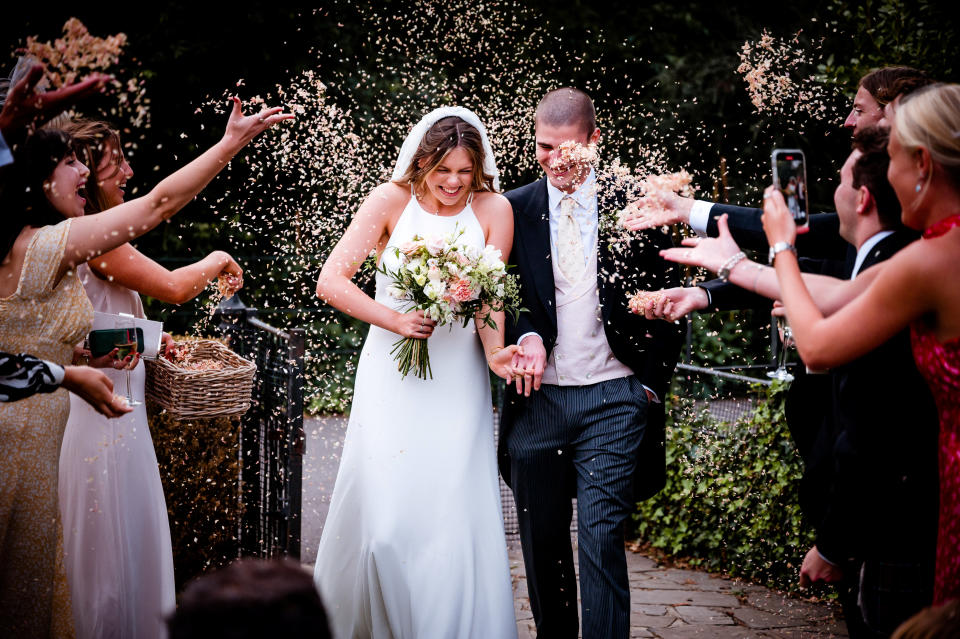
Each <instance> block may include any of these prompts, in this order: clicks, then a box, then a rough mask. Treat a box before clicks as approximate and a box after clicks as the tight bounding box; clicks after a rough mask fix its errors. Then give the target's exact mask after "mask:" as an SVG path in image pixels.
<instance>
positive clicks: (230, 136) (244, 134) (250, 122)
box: [223, 97, 293, 149]
mask: <svg viewBox="0 0 960 639" xmlns="http://www.w3.org/2000/svg"><path fill="white" fill-rule="evenodd" d="M230 99H231V100H233V108H232V109H231V111H230V119H229V120H228V121H227V130H226V131H225V132H224V134H223V139H224V140H227V141H228V142H229V143H230V144H231V145H233V146H236V148H238V149H239V148H242V147H244V146H246V144H247V143H248V142H250V140H252V139H253V138H255V137H257V136H258V135H260V134H261V133H263V132H264V131H266V130H267V129H269V128H270V127H272V126H273V125H274V124H276V123H277V122H282V121H284V120H292V119H293V114H292V113H282V111H283V107H272V108H269V109H268V108H264V109H263V110H261V111H260V113H255V114H253V115H244V114H243V107H241V106H240V98H236V97H233V98H230Z"/></svg>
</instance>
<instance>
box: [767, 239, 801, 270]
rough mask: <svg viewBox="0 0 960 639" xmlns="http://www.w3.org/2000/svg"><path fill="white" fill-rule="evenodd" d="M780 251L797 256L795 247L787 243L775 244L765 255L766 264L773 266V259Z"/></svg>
mask: <svg viewBox="0 0 960 639" xmlns="http://www.w3.org/2000/svg"><path fill="white" fill-rule="evenodd" d="M781 251H791V252H793V254H794V255H796V254H797V247H796V246H794V245H793V244H790V243H789V242H777V243H776V244H774V245H773V246H771V247H770V253H769V254H768V255H767V264H769V265H770V266H773V258H775V257H776V256H777V253H779V252H781Z"/></svg>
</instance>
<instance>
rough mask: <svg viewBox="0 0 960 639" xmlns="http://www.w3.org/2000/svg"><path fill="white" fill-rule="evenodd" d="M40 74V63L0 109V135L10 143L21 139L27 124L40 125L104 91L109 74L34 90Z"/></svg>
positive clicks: (11, 92)
mask: <svg viewBox="0 0 960 639" xmlns="http://www.w3.org/2000/svg"><path fill="white" fill-rule="evenodd" d="M42 77H43V65H42V64H35V65H33V66H32V67H31V68H30V70H29V71H28V72H27V75H25V76H24V77H23V78H22V79H21V80H20V81H19V82H17V83H16V84H15V85H14V86H13V87H12V88H11V89H10V93H8V94H7V99H6V100H5V101H4V103H3V109H2V110H0V135H3V137H4V139H5V140H6V141H7V142H9V143H11V144H13V143H15V142H18V141H20V140H21V139H22V138H23V137H24V136H25V135H26V134H27V132H28V131H29V129H30V127H33V126H40V125H42V124H43V123H44V122H46V121H47V120H49V119H50V118H52V117H54V116H56V115H57V114H58V113H60V112H61V111H63V110H64V109H66V108H67V107H69V106H70V105H72V104H74V103H75V102H78V101H80V100H82V99H83V98H86V97H88V96H90V95H93V94H95V93H98V92H100V91H102V90H103V87H104V85H105V84H106V82H107V81H108V80H110V76H108V75H103V74H101V73H94V74H92V75H90V76H89V77H87V78H85V79H83V80H81V81H80V82H77V83H75V84H70V85H67V86H65V87H63V88H60V89H57V90H55V91H47V92H44V93H37V92H36V91H35V90H34V89H35V87H36V86H37V83H38V82H40V78H42Z"/></svg>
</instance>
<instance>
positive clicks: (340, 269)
mask: <svg viewBox="0 0 960 639" xmlns="http://www.w3.org/2000/svg"><path fill="white" fill-rule="evenodd" d="M498 188H499V184H498V173H497V167H496V163H495V161H494V157H493V151H492V149H491V148H490V142H489V140H488V139H487V134H486V130H485V129H484V127H483V124H481V123H480V120H479V119H478V118H477V116H476V115H474V114H473V113H472V112H471V111H469V110H467V109H464V108H461V107H444V108H440V109H436V110H434V111H432V112H431V113H429V114H427V115H426V116H424V118H423V119H422V120H421V121H420V122H419V123H418V124H417V125H416V126H415V127H414V128H413V130H412V131H411V132H410V134H409V135H408V136H407V139H406V140H405V141H404V143H403V146H402V147H401V149H400V157H399V158H398V160H397V164H396V167H395V168H394V171H393V177H392V181H391V182H388V183H386V184H381V185H380V186H378V187H377V188H375V189H374V190H373V192H372V193H371V194H370V195H369V196H368V197H367V199H366V201H365V202H364V203H363V205H362V206H361V207H360V209H359V211H357V214H356V217H355V218H354V219H353V221H352V222H351V224H350V226H349V228H348V229H347V231H346V233H344V235H343V237H342V238H341V239H340V242H339V243H338V244H337V246H336V247H335V248H334V249H333V252H332V253H331V254H330V257H329V259H328V260H327V262H326V263H325V264H324V266H323V270H322V271H321V272H320V278H319V280H318V282H317V295H319V296H320V297H321V298H322V299H323V300H324V301H326V302H328V303H329V304H331V305H333V306H334V307H336V308H338V309H340V310H341V311H343V312H345V313H347V314H349V315H351V316H353V317H356V318H358V319H361V320H363V321H365V322H369V323H370V324H371V327H370V333H369V335H368V336H367V340H366V342H365V343H364V346H363V350H362V351H361V353H360V363H359V366H358V368H357V377H356V383H355V386H354V400H353V407H352V410H351V413H350V423H349V426H348V427H347V436H346V441H345V443H344V448H343V456H342V459H341V462H340V470H339V473H338V475H337V481H336V484H335V487H334V491H333V498H332V500H331V504H330V512H329V515H328V517H327V521H326V523H325V525H324V529H323V535H322V537H321V539H320V549H319V552H318V554H317V563H316V568H315V572H314V579H315V580H316V582H317V586H318V588H319V589H320V594H321V595H322V597H323V601H324V605H325V606H326V607H327V611H328V614H329V615H330V619H331V623H332V626H333V631H334V636H335V637H336V638H337V639H352V638H361V637H375V638H376V639H380V638H391V639H395V638H401V637H404V638H410V639H413V638H416V637H460V638H467V637H472V638H476V639H488V638H491V637H496V638H500V637H516V632H517V631H516V621H515V617H514V610H513V594H512V590H511V583H510V572H509V566H508V564H507V552H506V544H505V541H504V533H503V519H502V515H501V510H500V496H499V495H500V493H499V488H498V483H497V468H496V458H495V453H494V444H493V411H492V403H491V396H490V383H489V376H488V374H487V366H486V365H489V367H490V368H491V369H492V370H493V371H494V372H495V373H496V374H497V375H500V376H501V377H504V378H507V379H508V380H509V378H510V375H511V373H512V369H511V367H510V362H511V360H512V357H513V354H514V353H515V352H517V347H516V346H510V347H508V348H503V325H504V321H503V312H500V313H494V314H493V316H492V317H493V319H494V321H495V322H496V326H497V328H496V329H494V328H490V327H487V326H484V327H483V328H477V326H475V324H474V322H473V321H472V320H471V322H470V323H469V325H468V326H467V327H465V328H464V327H462V326H461V325H459V324H457V325H453V326H442V327H439V328H436V330H434V328H435V323H434V322H433V321H432V320H430V319H429V318H426V317H424V314H423V313H422V312H421V311H410V312H403V310H402V308H403V302H401V301H398V300H395V299H393V298H392V297H391V296H390V295H389V294H388V292H387V288H388V286H389V284H390V281H389V278H388V277H387V276H385V275H383V274H382V273H377V276H376V285H377V286H376V297H375V298H374V299H371V298H370V297H368V296H367V295H365V294H364V293H363V292H362V291H361V290H360V289H359V288H358V287H357V286H356V285H355V284H353V283H352V282H351V281H350V279H351V277H352V276H353V275H354V274H355V273H356V271H357V269H358V267H359V265H360V264H362V263H363V261H364V260H365V258H366V257H367V255H369V254H370V251H371V250H373V249H374V248H376V251H377V258H378V260H379V261H380V264H381V265H382V266H384V267H386V269H387V270H389V271H393V270H395V269H396V268H397V267H398V265H399V261H398V258H397V257H396V254H395V251H394V250H393V247H399V246H401V245H402V244H403V243H405V242H407V241H408V240H410V239H412V237H413V236H414V235H420V236H428V235H446V234H448V233H450V232H451V231H453V230H454V229H461V230H463V231H464V234H463V236H462V240H463V241H464V242H466V243H469V244H472V245H474V246H476V247H477V248H483V247H484V245H485V244H492V245H493V246H494V247H496V248H498V249H500V251H501V252H502V254H503V255H508V254H509V253H510V245H511V243H512V241H513V214H512V211H511V208H510V204H509V203H508V202H507V200H506V199H505V198H504V197H503V196H502V195H499V194H498V193H497V190H498ZM398 335H399V336H403V337H413V338H430V341H429V344H430V364H431V367H432V370H433V379H427V380H423V379H419V378H417V377H416V376H415V375H407V376H406V377H401V375H400V373H399V372H398V370H397V364H396V362H395V361H394V360H393V358H392V356H391V354H390V351H391V348H392V345H393V343H394V342H395V341H396V340H397V338H398ZM478 336H479V337H478ZM485 364H486V365H485Z"/></svg>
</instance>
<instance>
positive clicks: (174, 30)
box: [0, 0, 960, 348]
mask: <svg viewBox="0 0 960 639" xmlns="http://www.w3.org/2000/svg"><path fill="white" fill-rule="evenodd" d="M429 4H431V5H432V6H433V7H434V9H435V10H436V16H437V17H436V20H437V23H436V24H437V26H436V28H437V30H438V33H439V32H440V30H442V29H448V28H450V27H449V24H450V23H449V21H450V20H451V19H452V18H455V17H456V14H457V12H460V11H462V9H463V6H464V2H463V0H456V1H453V2H448V3H440V2H432V3H429ZM490 5H491V6H496V7H498V9H497V10H499V11H507V12H510V11H512V9H511V6H513V7H514V9H516V12H517V15H518V16H520V18H519V19H520V20H521V22H524V21H525V22H526V24H525V25H521V26H526V27H527V28H529V29H531V30H534V29H535V28H537V27H543V26H546V29H547V31H548V32H549V33H550V34H553V35H555V36H556V37H557V38H559V41H562V44H561V45H559V46H553V47H552V50H551V51H550V54H551V55H552V56H553V60H548V59H546V57H545V58H544V59H543V61H542V64H544V65H550V66H552V67H553V68H554V70H555V69H556V67H557V63H558V62H559V63H560V64H559V66H560V68H561V69H562V71H561V73H560V74H559V76H558V75H557V74H556V73H554V76H553V77H555V78H556V79H557V80H558V81H559V82H562V83H564V84H571V85H575V86H580V87H584V88H586V89H587V90H588V91H589V92H590V93H591V94H592V95H593V97H594V99H595V102H596V103H597V108H598V113H599V116H600V124H601V126H603V127H606V130H607V131H610V130H611V129H612V130H614V131H617V132H618V133H619V135H616V136H608V137H607V138H606V140H609V145H608V146H605V147H604V152H605V153H606V152H607V151H608V150H609V151H611V152H616V153H618V154H620V155H621V156H623V157H626V158H628V159H629V158H630V157H631V153H632V152H633V149H632V148H631V145H634V141H645V142H647V143H648V144H662V145H663V146H664V148H668V149H669V156H670V157H669V159H670V163H671V164H672V165H673V166H675V167H686V168H688V170H690V171H691V173H693V174H694V176H695V181H696V183H697V185H698V186H699V189H700V190H699V193H700V196H701V197H706V198H707V199H720V200H723V199H726V200H728V201H730V202H733V203H741V204H746V205H749V204H752V203H755V202H757V201H758V194H759V191H760V189H762V187H763V185H764V184H765V182H766V180H768V179H769V178H768V173H769V153H770V149H771V148H773V147H774V146H782V147H794V146H798V147H800V148H803V149H804V150H805V151H806V152H807V157H808V174H809V183H810V187H811V199H812V202H813V206H812V209H813V210H832V193H833V186H834V184H835V179H836V173H837V170H838V169H839V166H840V165H841V164H842V162H843V160H844V159H845V156H846V154H847V149H848V148H849V134H848V133H847V132H846V131H844V130H843V129H842V128H841V124H842V120H843V118H845V117H846V114H847V112H848V111H849V107H850V103H851V101H852V96H853V93H854V92H855V90H856V83H857V80H858V79H859V77H860V76H861V75H862V74H863V73H865V72H866V71H869V70H870V69H871V68H874V67H877V66H883V65H888V64H909V65H911V66H917V67H920V68H923V69H925V70H927V71H928V72H930V73H931V75H933V76H934V77H936V78H938V79H942V80H947V81H957V80H958V70H957V67H956V60H957V58H958V53H960V38H958V36H957V32H956V18H955V17H954V11H953V9H954V7H955V2H946V1H934V2H922V1H921V2H897V1H893V0H884V1H879V2H878V1H867V2H858V3H855V4H854V3H849V4H848V3H845V2H838V1H836V0H818V1H807V0H799V1H795V2H790V3H776V4H771V3H744V4H743V5H741V6H737V5H736V4H735V3H734V4H731V3H715V2H689V3H673V2H670V3H668V2H654V3H649V4H646V3H636V2H629V3H628V2H596V1H593V2H581V1H574V2H567V3H556V2H547V1H545V0H532V1H529V2H522V3H519V2H518V3H510V2H509V1H507V0H497V2H491V3H490ZM318 6H321V7H323V8H320V9H318V10H316V11H313V10H306V9H303V8H302V7H300V6H297V5H296V4H294V3H289V2H285V1H282V0H277V1H273V2H269V3H267V2H255V3H243V4H241V3H236V4H223V3H214V4H208V3H202V2H186V1H182V0H177V1H174V2H162V3H161V2H153V3H150V2H143V3H136V4H125V5H120V4H103V3H101V4H96V5H94V4H92V3H74V4H64V3H52V4H51V3H17V6H14V7H7V8H5V9H4V10H3V19H2V21H0V46H2V50H0V61H2V62H4V66H12V62H13V59H14V58H13V54H14V51H15V49H16V48H17V47H18V46H20V45H21V44H22V43H23V40H24V38H25V37H26V36H28V35H38V36H39V37H40V39H41V40H52V39H53V38H56V37H58V36H59V35H60V30H61V27H62V25H63V23H64V22H65V21H66V20H67V18H69V17H71V16H75V17H77V18H79V19H80V20H81V21H82V22H83V23H84V24H85V25H86V26H87V27H88V28H89V30H90V32H91V33H92V34H94V35H97V36H106V35H110V34H115V33H118V32H124V33H126V34H127V36H128V38H129V44H128V46H127V48H126V51H125V55H124V57H123V58H122V60H121V64H122V65H124V66H126V67H131V68H132V67H134V66H137V65H139V68H140V69H141V71H142V73H143V76H144V77H145V78H146V82H147V95H148V97H149V98H150V101H151V116H152V124H151V127H150V128H149V129H147V130H143V131H140V132H139V134H140V135H141V137H142V142H141V143H140V144H138V148H137V149H136V150H134V151H133V152H132V153H130V156H131V157H130V160H131V164H133V166H134V169H135V171H136V176H135V177H134V179H133V183H134V185H135V186H137V187H138V189H142V190H140V191H139V192H141V193H142V192H144V191H145V190H146V189H149V188H150V187H151V186H152V185H153V184H155V183H156V181H157V180H159V179H160V178H161V177H163V176H165V175H167V174H168V173H170V172H171V171H173V170H174V169H175V168H177V167H178V166H180V165H182V163H183V162H184V161H186V160H188V159H190V158H192V157H193V156H194V155H196V153H197V152H198V151H199V150H200V149H202V148H205V147H206V146H209V145H210V144H212V143H213V142H215V141H216V140H217V139H218V137H219V134H220V132H221V131H222V125H223V122H222V118H220V119H217V118H216V117H213V115H212V114H211V113H209V112H206V113H204V114H197V113H196V110H197V107H198V106H199V105H200V104H201V103H202V102H203V101H204V100H206V99H207V98H208V97H210V96H218V95H222V94H223V93H224V92H225V91H229V90H231V89H233V90H235V91H238V92H240V95H241V96H243V97H249V96H251V95H257V94H266V93H268V92H270V91H271V90H272V89H273V88H274V87H275V86H276V85H277V84H282V83H284V82H285V79H286V78H290V77H293V76H294V75H296V74H298V73H299V72H300V71H302V70H304V69H315V70H316V72H317V74H318V76H319V77H320V78H321V79H322V80H324V81H325V82H327V81H328V79H331V81H333V82H335V83H338V86H339V87H340V88H341V89H342V90H349V91H350V92H351V95H350V100H351V102H352V103H353V106H355V107H356V108H357V112H356V115H357V117H362V116H363V114H364V113H367V114H370V113H376V112H377V110H376V109H377V108H382V105H384V104H387V105H389V104H390V102H391V100H399V99H404V98H403V97H402V96H403V95H404V89H402V88H401V87H400V83H399V81H398V79H397V78H395V77H392V76H391V72H390V71H387V70H385V67H390V66H396V65H395V64H393V63H395V62H397V61H396V60H394V61H392V62H391V61H389V60H388V61H387V62H384V61H382V60H378V54H379V52H378V51H377V50H375V49H376V47H375V46H373V47H371V42H375V41H376V40H375V39H371V38H370V37H369V34H368V33H367V31H366V29H367V27H365V26H364V25H363V24H362V23H361V20H360V16H361V14H362V13H365V14H369V12H371V11H375V12H376V13H378V14H379V15H381V16H385V17H390V16H405V15H410V14H413V13H415V12H418V11H423V10H424V9H423V6H424V4H423V3H411V2H376V3H374V2H367V1H365V0H356V1H355V2H353V3H348V2H346V1H343V0H335V1H330V2H326V3H324V4H323V5H318ZM519 8H525V9H526V10H525V11H520V9H519ZM431 15H432V14H431ZM385 22H389V20H385ZM764 29H766V30H767V31H768V32H769V33H770V34H771V35H773V36H776V37H791V36H793V35H794V34H796V33H797V32H798V31H799V33H800V35H799V40H798V42H799V44H798V46H801V47H803V48H804V49H807V50H809V51H810V52H811V64H810V65H809V68H807V69H803V70H802V71H804V72H810V73H815V74H817V76H818V78H819V80H820V81H821V83H823V84H825V85H826V86H829V87H833V88H835V89H836V91H835V95H834V97H833V99H832V103H831V104H830V105H829V107H830V108H829V110H828V113H827V115H824V116H823V117H822V118H820V119H814V118H806V119H802V118H797V117H785V116H783V115H782V114H777V113H757V112H756V111H755V110H754V108H753V106H752V105H751V103H750V100H749V96H748V94H747V91H746V89H745V83H744V81H743V77H742V75H741V74H738V73H737V72H736V68H737V66H738V64H739V60H738V57H737V53H738V51H739V50H740V47H741V46H742V45H743V43H744V42H745V41H748V40H751V41H753V40H757V39H758V38H759V37H760V35H761V32H762V31H763V30H764ZM420 37H423V38H426V39H428V40H429V38H430V37H431V35H430V34H429V33H422V34H420ZM477 44H478V43H476V42H474V43H472V45H477ZM472 45H471V43H470V41H469V38H467V40H466V44H465V45H464V46H465V47H470V46H472ZM494 46H496V43H494ZM815 53H816V54H817V55H814V54H815ZM6 55H9V57H8V58H7V57H3V56H6ZM439 55H443V56H447V57H448V59H449V61H450V67H449V68H450V69H453V70H457V69H459V70H460V71H469V66H470V64H471V62H470V61H471V59H472V58H471V57H470V56H469V55H465V54H464V53H463V52H462V51H461V52H458V51H453V52H451V51H446V52H441V53H440V54H439ZM458 56H459V57H458ZM574 59H575V60H574ZM408 62H409V61H408ZM567 62H569V64H567ZM540 63H541V62H540V60H536V61H533V64H534V65H536V64H540ZM798 71H799V70H798ZM241 78H242V79H243V81H244V84H243V86H241V87H239V88H237V87H236V85H237V81H238V80H240V79H241ZM357 78H363V81H362V82H358V83H357V86H356V87H355V88H354V89H349V87H350V86H351V85H350V84H349V83H348V82H347V81H346V80H347V79H351V80H353V79H357ZM468 90H469V89H468ZM506 90H508V91H509V87H507V88H506ZM332 99H334V100H336V99H337V98H336V96H333V97H332ZM623 104H630V105H631V106H632V107H634V108H632V109H631V110H630V111H629V113H626V112H625V111H624V110H623V109H622V108H621V105H623ZM378 105H379V106H378ZM625 113H626V115H624V114H625ZM638 114H649V116H641V115H638ZM531 132H532V129H531ZM626 132H629V135H627V134H626ZM399 143H400V140H396V141H395V143H394V144H396V145H399ZM530 153H531V154H532V145H531V149H530ZM724 162H725V165H724V168H723V169H722V168H721V166H722V165H723V164H722V163H724ZM511 177H512V179H511V181H510V182H507V183H505V184H504V187H506V188H509V187H511V186H516V185H518V184H522V183H524V182H525V181H528V180H530V179H533V178H535V177H537V176H536V175H535V174H534V173H533V172H532V171H530V170H529V169H525V170H524V171H522V172H520V173H519V174H516V175H513V176H511ZM223 181H224V178H222V177H221V178H219V179H218V180H217V181H214V183H213V184H212V185H211V186H210V187H208V189H207V191H206V192H205V194H204V197H203V198H200V199H198V200H197V201H196V202H195V203H193V204H191V205H189V206H188V207H187V208H186V209H185V210H184V212H183V213H181V214H180V215H178V216H177V217H176V218H174V220H172V221H171V222H169V223H167V224H165V225H163V226H162V227H161V228H159V229H157V230H156V231H153V232H152V233H150V234H148V235H147V236H145V237H143V238H140V239H139V240H138V242H137V245H138V247H139V248H140V249H141V250H143V251H144V252H145V253H147V254H148V255H150V256H151V257H154V258H155V259H159V260H162V261H164V263H165V264H166V265H168V266H169V267H171V268H173V267H176V266H178V265H180V264H182V263H184V262H185V261H192V260H193V259H197V258H199V257H201V256H202V255H205V254H206V253H208V252H209V251H210V250H213V249H218V248H219V249H227V250H230V251H231V252H232V253H233V254H234V255H235V257H236V258H237V260H238V261H239V262H240V263H241V265H242V266H243V267H244V268H245V269H247V272H248V274H249V276H248V278H247V281H248V283H253V282H256V284H255V286H254V287H252V288H251V290H249V291H244V293H243V295H244V296H245V297H244V299H245V300H246V301H248V303H255V304H256V305H257V306H259V307H261V308H272V309H274V311H272V312H273V315H272V317H266V319H267V320H268V321H272V322H274V323H275V324H277V325H289V324H290V323H293V322H304V321H311V320H310V319H309V318H310V315H309V314H310V313H316V312H318V311H317V307H318V302H317V301H315V300H311V298H310V295H309V292H310V290H312V280H313V278H314V277H315V272H314V273H300V274H297V275H296V277H302V278H304V281H305V284H304V285H303V287H302V288H303V290H304V295H303V296H301V297H300V298H299V299H297V300H294V301H291V300H290V299H288V297H289V296H288V294H287V293H286V292H285V289H284V288H283V287H281V286H278V285H276V284H275V283H274V280H275V278H274V277H271V278H267V277H263V274H264V273H265V271H266V269H268V268H271V269H275V273H274V274H275V275H276V273H280V274H282V265H281V266H280V267H279V268H280V270H276V269H277V268H278V267H277V265H276V264H273V265H269V266H268V265H267V264H266V262H269V260H270V259H272V258H271V257H270V255H271V251H272V247H271V245H270V238H269V237H262V238H256V239H255V240H253V241H251V242H249V243H246V244H244V245H242V246H241V247H239V248H238V247H237V246H236V245H233V246H231V244H230V241H229V238H228V237H227V234H225V233H223V232H221V229H220V228H219V227H218V225H217V224H216V223H215V222H211V216H210V208H211V204H210V202H212V201H215V200H216V199H217V193H218V188H222V183H223ZM228 197H236V193H235V191H233V192H231V194H230V195H228ZM335 239H336V238H335V237H334V238H331V242H332V241H334V240H335ZM330 245H331V244H330V243H327V244H324V245H323V246H321V247H320V248H318V249H317V254H316V255H315V264H316V268H317V269H319V265H320V264H321V263H322V261H323V259H324V257H325V251H326V250H328V249H329V246H330ZM308 270H309V269H308ZM258 274H259V275H261V277H260V278H259V279H258V278H257V275H258ZM307 280H309V281H307ZM251 300H252V302H251ZM145 302H147V305H148V312H149V313H150V314H151V315H154V316H158V317H159V318H161V319H163V320H164V321H165V322H166V323H167V326H168V327H169V328H170V329H172V330H174V331H177V332H184V331H188V330H194V328H195V326H196V324H197V321H198V317H200V316H202V314H203V313H204V312H205V309H204V305H205V304H206V303H207V302H208V298H207V297H206V296H201V298H199V299H198V301H195V302H192V303H190V304H186V305H184V306H182V307H180V308H178V309H173V308H171V307H169V306H164V305H159V304H157V303H156V302H154V301H151V300H145ZM291 306H294V307H296V308H294V309H291V308H290V307H291ZM277 309H280V310H277ZM300 311H302V312H300ZM298 313H299V314H298ZM303 313H307V315H304V314H303ZM305 318H306V319H305ZM341 328H342V327H341ZM331 330H333V334H331V333H330V331H329V330H328V329H327V328H324V329H323V330H322V331H321V332H323V331H326V332H325V333H324V335H326V336H327V337H330V339H332V340H334V342H336V344H333V343H332V342H330V343H328V342H327V341H326V337H324V338H323V342H322V344H323V345H324V346H328V347H330V346H332V345H339V347H349V346H350V345H355V343H356V342H357V339H356V335H355V334H351V335H347V336H346V337H345V336H344V334H340V333H337V330H340V329H337V328H336V327H335V328H334V329H331ZM347 332H348V333H349V331H347ZM354 333H355V332H354ZM338 340H339V341H338ZM317 345H318V344H317V343H315V344H314V346H317ZM309 346H310V345H308V348H309Z"/></svg>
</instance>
